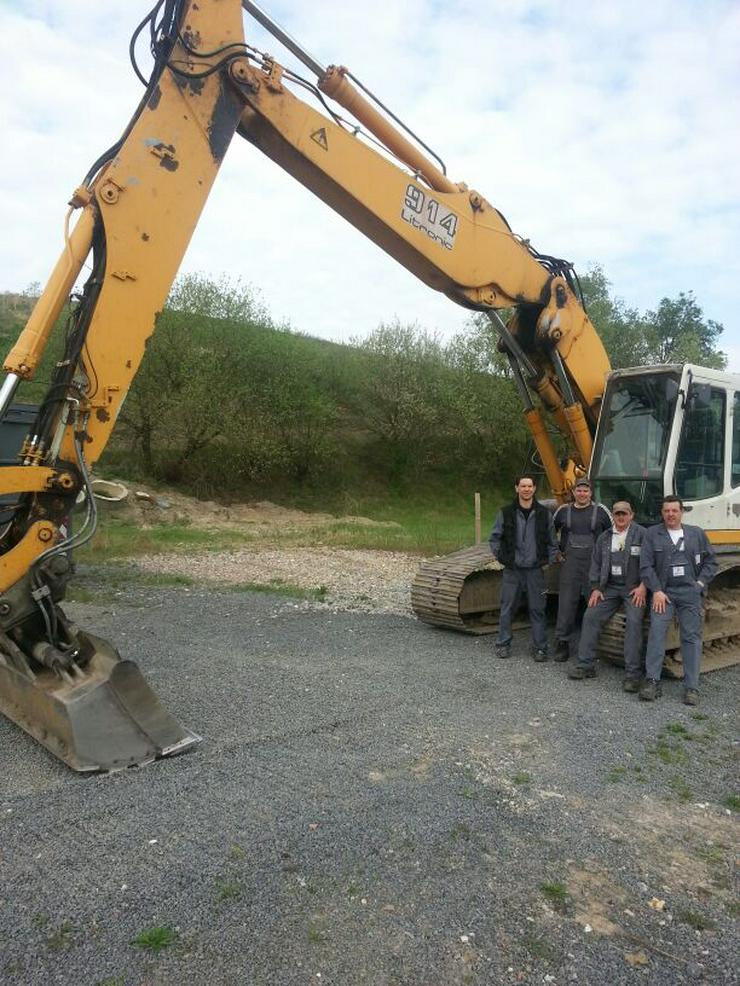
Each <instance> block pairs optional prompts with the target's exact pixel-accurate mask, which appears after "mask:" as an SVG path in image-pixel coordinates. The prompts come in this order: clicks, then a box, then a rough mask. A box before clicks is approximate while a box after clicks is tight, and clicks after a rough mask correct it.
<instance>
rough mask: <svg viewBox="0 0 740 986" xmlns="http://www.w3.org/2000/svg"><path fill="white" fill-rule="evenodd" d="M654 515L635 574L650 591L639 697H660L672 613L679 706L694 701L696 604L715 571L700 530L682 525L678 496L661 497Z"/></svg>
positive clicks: (697, 638)
mask: <svg viewBox="0 0 740 986" xmlns="http://www.w3.org/2000/svg"><path fill="white" fill-rule="evenodd" d="M660 513H661V516H662V518H663V523H662V524H656V526H655V527H651V528H649V529H648V531H647V533H646V535H645V540H644V542H643V545H642V556H641V562H640V575H641V577H642V579H643V581H644V582H645V584H646V585H647V587H648V589H650V591H651V592H652V594H653V599H652V606H651V610H650V631H649V633H648V644H647V655H646V657H645V676H646V678H645V683H644V684H643V686H642V688H641V689H640V698H641V699H642V700H643V701H645V702H653V701H654V700H655V699H656V698H657V697H658V696H659V695H660V674H661V671H662V669H663V658H664V656H665V639H666V634H667V632H668V627H669V625H670V623H671V621H672V620H673V617H674V615H675V616H676V617H677V618H678V624H679V628H680V631H681V657H682V659H683V684H684V690H683V701H684V705H698V703H699V690H698V689H699V665H700V663H701V635H702V602H703V597H704V595H705V593H706V591H707V587H708V586H709V583H710V582H711V581H712V579H713V578H714V576H715V575H716V574H717V569H718V565H717V558H716V556H715V554H714V550H713V549H712V546H711V544H710V543H709V539H708V538H707V536H706V534H705V533H704V531H703V530H702V529H701V528H700V527H694V526H693V525H690V524H684V523H683V503H682V502H681V500H680V498H679V497H677V496H667V497H664V499H663V505H662V507H661V511H660Z"/></svg>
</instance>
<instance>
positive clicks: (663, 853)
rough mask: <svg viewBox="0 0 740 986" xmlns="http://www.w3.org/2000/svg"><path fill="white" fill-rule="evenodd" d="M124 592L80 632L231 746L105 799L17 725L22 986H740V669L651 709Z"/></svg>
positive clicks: (193, 601) (11, 912) (268, 597)
mask: <svg viewBox="0 0 740 986" xmlns="http://www.w3.org/2000/svg"><path fill="white" fill-rule="evenodd" d="M332 554H334V553H333V552H332ZM344 554H345V553H341V555H342V556H344ZM351 554H355V553H351ZM357 554H362V555H364V554H365V553H357ZM322 557H323V553H319V554H318V555H314V554H313V553H311V554H306V555H305V556H304V555H303V554H302V553H300V557H299V559H298V563H299V568H302V567H305V568H306V570H307V571H308V570H310V565H309V559H310V558H313V559H314V561H316V563H317V564H318V561H317V559H321V558H322ZM243 564H245V565H246V564H247V562H246V560H245V561H244V562H243ZM366 569H367V566H366V568H365V569H362V567H361V568H360V571H359V574H355V575H354V576H353V577H355V578H360V577H366V576H367V571H366ZM189 571H190V572H191V573H192V569H190V570H189ZM273 571H274V570H273ZM327 571H328V569H327V570H326V571H325V572H324V573H323V574H322V576H321V578H322V583H321V584H326V581H327V579H328V576H327ZM313 574H316V573H313ZM251 577H253V576H252V575H247V573H246V571H245V570H244V569H242V571H241V575H240V577H239V579H238V581H239V582H244V581H247V580H248V579H249V578H251ZM294 578H295V575H293V576H291V581H293V580H294ZM87 584H88V587H92V588H93V589H94V588H95V583H94V579H93V577H92V576H90V577H89V578H88V583H87ZM109 589H110V586H109V584H108V583H107V582H106V581H105V580H103V579H100V580H99V582H98V590H99V594H100V599H101V601H100V602H97V603H95V602H93V603H87V604H79V603H78V604H75V605H70V606H69V607H68V609H69V611H70V613H71V615H72V616H73V617H74V618H75V619H76V620H77V621H78V622H79V623H81V624H82V625H84V626H86V627H88V628H89V629H90V630H92V631H94V632H97V633H99V634H101V635H102V636H105V637H108V638H109V639H112V640H113V641H115V643H116V645H117V646H118V647H119V648H120V650H121V652H122V653H123V654H124V655H125V656H126V657H128V658H131V659H134V660H136V661H138V662H139V663H140V665H141V666H142V668H143V669H144V670H145V672H146V675H147V677H148V679H149V681H150V682H151V684H152V685H153V687H154V688H155V689H156V690H157V692H158V694H159V695H160V697H161V698H162V700H163V701H164V703H165V704H166V706H167V707H168V709H169V710H170V711H171V712H173V713H174V714H176V715H177V716H178V717H179V718H180V719H181V720H182V721H183V722H184V723H185V724H186V725H188V726H189V727H190V728H192V729H194V730H195V731H196V732H198V733H200V734H202V736H203V742H202V744H201V745H200V746H199V747H198V748H197V750H196V751H194V752H193V753H190V754H188V755H186V756H182V757H180V758H176V759H172V760H166V761H162V762H160V763H157V764H153V765H151V766H149V767H146V768H144V769H141V770H136V769H134V770H129V771H126V772H123V773H118V774H113V775H108V776H98V777H79V776H76V775H74V774H72V773H71V772H69V771H68V770H67V768H65V767H64V766H62V765H61V764H59V763H57V762H56V761H54V760H52V759H51V758H50V757H49V756H48V755H47V754H46V753H45V751H44V750H43V749H42V748H41V747H39V746H38V745H36V744H35V743H34V742H33V741H32V740H30V739H29V738H28V737H26V736H25V734H23V733H21V732H19V731H18V730H17V729H16V728H15V727H13V726H11V725H10V724H9V723H7V722H5V720H0V757H1V764H0V766H1V767H2V770H0V850H1V855H0V877H1V880H0V888H1V889H0V928H2V931H1V932H0V936H1V937H2V954H1V955H0V981H1V982H2V983H3V984H4V983H8V984H19V986H79V984H85V986H88V984H90V986H103V984H106V986H181V984H184V983H186V984H188V986H234V984H238V986H241V984H245V986H268V984H270V986H308V984H314V986H316V984H320V986H326V984H331V986H355V984H357V986H360V984H368V986H500V984H504V986H508V984H522V983H523V984H526V986H530V984H531V986H534V984H537V986H540V984H545V983H548V984H554V986H567V984H571V983H577V984H578V983H580V984H582V986H601V984H608V986H632V984H646V986H648V984H649V986H677V984H678V986H683V984H687V986H688V984H696V983H703V984H708V986H720V984H722V986H731V984H734V983H737V982H738V976H737V970H736V959H737V935H736V923H735V922H736V918H737V897H736V884H735V883H734V882H733V880H734V879H735V875H734V869H733V866H734V861H735V857H736V850H737V824H736V820H735V819H736V817H737V816H736V815H735V814H734V812H733V808H735V807H737V804H738V801H737V796H738V790H737V743H736V741H737V719H736V711H735V710H736V695H737V688H738V684H739V683H740V668H732V669H729V670H727V671H723V672H719V673H716V674H713V675H710V676H707V678H706V679H705V680H704V681H703V682H702V691H703V704H702V706H701V707H700V708H699V709H695V710H690V709H687V708H686V707H684V706H683V705H681V704H680V703H679V685H678V684H677V683H669V684H668V685H667V686H666V689H665V694H664V697H663V698H662V699H661V701H660V702H658V703H656V704H655V705H652V706H646V705H645V703H639V702H638V701H636V700H635V699H634V697H630V696H625V695H623V693H622V692H621V687H620V686H621V675H620V673H619V672H618V671H617V670H616V669H613V668H604V669H602V670H601V673H600V675H599V677H598V678H597V679H595V680H592V681H587V682H577V683H574V682H570V681H569V680H568V679H567V676H566V670H567V666H563V665H556V664H553V663H548V664H545V665H535V664H534V663H533V662H532V660H531V658H530V656H529V645H528V641H527V639H526V634H524V633H523V632H520V633H518V634H517V635H516V637H515V645H514V648H513V656H512V658H511V659H510V660H509V661H500V660H496V659H495V658H494V657H493V656H492V642H491V640H490V638H475V637H467V636H462V635H457V634H453V633H447V632H444V631H439V630H435V629H432V628H430V627H427V626H424V625H422V624H420V623H418V622H416V621H415V620H413V619H409V618H407V617H403V616H396V615H389V614H387V613H372V614H367V613H351V612H333V611H320V610H315V609H305V608H304V604H303V603H302V602H297V601H294V600H289V599H286V598H284V597H280V596H277V595H273V594H270V593H256V592H233V591H228V590H227V589H225V588H208V587H195V588H185V587H182V588H178V589H173V588H167V589H165V588H157V587H152V586H149V587H142V586H141V585H140V586H138V587H137V586H136V584H135V583H133V584H132V585H131V586H129V587H128V588H126V590H125V591H124V592H123V594H122V595H121V596H120V598H118V599H114V600H113V601H109V600H107V599H106V593H108V592H109ZM103 600H106V601H103ZM733 798H734V800H733ZM158 945H160V946H161V948H160V949H159V950H158V951H157V950H156V948H157V946H158Z"/></svg>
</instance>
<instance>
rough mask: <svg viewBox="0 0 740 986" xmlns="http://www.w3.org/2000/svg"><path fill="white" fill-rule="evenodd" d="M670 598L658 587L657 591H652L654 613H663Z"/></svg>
mask: <svg viewBox="0 0 740 986" xmlns="http://www.w3.org/2000/svg"><path fill="white" fill-rule="evenodd" d="M670 602H671V601H670V599H669V598H668V596H666V594H665V593H664V592H661V590H660V589H658V591H657V592H654V593H653V609H654V610H655V612H656V613H665V608H666V606H667V605H670Z"/></svg>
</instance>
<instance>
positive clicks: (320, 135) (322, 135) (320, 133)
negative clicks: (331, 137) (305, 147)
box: [311, 127, 329, 151]
mask: <svg viewBox="0 0 740 986" xmlns="http://www.w3.org/2000/svg"><path fill="white" fill-rule="evenodd" d="M311 140H315V141H316V143H317V144H318V145H319V147H323V148H324V150H325V151H328V150H329V142H328V141H327V139H326V130H324V128H323V127H321V129H320V130H315V131H314V132H313V133H312V134H311Z"/></svg>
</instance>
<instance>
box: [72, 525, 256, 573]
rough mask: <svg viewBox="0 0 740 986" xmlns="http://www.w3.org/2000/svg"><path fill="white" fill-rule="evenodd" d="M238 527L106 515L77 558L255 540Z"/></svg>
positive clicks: (215, 547)
mask: <svg viewBox="0 0 740 986" xmlns="http://www.w3.org/2000/svg"><path fill="white" fill-rule="evenodd" d="M252 540H253V538H252V535H251V534H250V533H248V532H247V531H240V530H239V529H229V530H219V529H214V530H211V529H208V530H202V529H200V528H196V527H190V526H189V525H187V524H182V523H175V524H157V525H156V526H155V527H146V528H143V527H139V526H138V525H137V524H133V523H129V522H128V521H125V520H121V519H119V518H116V517H106V518H104V519H103V520H102V521H101V523H100V526H99V527H98V530H97V531H96V533H95V536H94V537H93V538H92V539H91V540H90V541H89V542H88V543H87V544H86V545H84V546H83V547H82V548H80V549H79V551H78V552H77V554H76V558H77V560H78V561H82V562H88V563H90V564H103V563H105V562H108V561H111V560H113V559H119V558H135V557H136V556H137V555H149V554H163V553H167V552H176V553H182V552H186V551H187V552H192V551H194V550H198V551H221V550H226V549H228V548H237V547H240V546H241V545H243V544H247V543H249V542H250V541H252Z"/></svg>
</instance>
